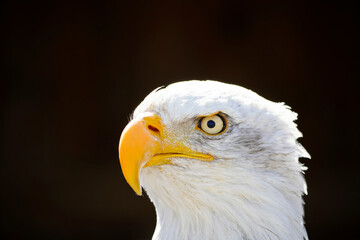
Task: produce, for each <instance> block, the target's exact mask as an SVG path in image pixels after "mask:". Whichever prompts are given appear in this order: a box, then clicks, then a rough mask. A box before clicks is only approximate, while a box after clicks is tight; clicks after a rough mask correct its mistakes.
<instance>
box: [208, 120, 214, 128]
mask: <svg viewBox="0 0 360 240" xmlns="http://www.w3.org/2000/svg"><path fill="white" fill-rule="evenodd" d="M207 126H208V128H213V127H215V122H214V121H213V120H209V121H208V122H207Z"/></svg>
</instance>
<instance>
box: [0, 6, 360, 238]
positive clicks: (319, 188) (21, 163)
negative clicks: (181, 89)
mask: <svg viewBox="0 0 360 240" xmlns="http://www.w3.org/2000/svg"><path fill="white" fill-rule="evenodd" d="M359 12H360V11H359V5H355V1H353V2H346V1H334V3H329V2H325V1H324V2H323V3H321V2H316V3H314V2H310V1H309V2H304V1H283V2H281V1H263V2H261V1H247V2H244V1H189V2H185V1H181V3H180V1H179V2H178V3H174V2H171V1H96V2H89V1H84V2H79V1H68V2H66V1H49V2H41V1H24V2H18V1H2V3H1V35H2V37H1V38H2V44H1V49H2V55H1V56H2V62H3V64H2V68H3V70H4V71H3V74H2V77H1V78H2V79H3V80H5V81H1V90H2V91H1V92H2V94H1V103H2V107H1V109H2V118H1V137H2V139H1V140H2V145H1V159H2V160H1V164H2V165H1V167H2V172H1V177H2V178H1V200H2V203H1V207H2V209H1V227H2V231H1V234H2V235H3V236H5V237H6V238H5V239H32V238H36V239H143V238H146V239H149V238H150V237H151V235H152V233H153V230H154V228H155V218H156V217H155V211H154V208H153V206H152V204H151V203H150V201H149V200H148V199H147V197H138V196H136V195H135V193H134V192H133V191H132V190H131V188H130V187H129V186H128V185H127V183H126V181H125V180H124V178H123V176H122V172H121V168H120V165H119V162H118V153H117V147H118V146H117V145H118V140H119V136H120V134H121V131H122V129H123V128H124V126H125V125H126V123H127V121H128V116H129V115H130V113H131V112H132V111H133V109H134V108H135V107H136V106H137V105H138V104H139V103H140V102H141V100H142V99H143V98H144V97H145V96H146V95H147V94H148V93H149V92H150V91H151V90H153V89H154V88H156V87H158V86H161V85H167V84H169V83H172V82H175V81H180V80H189V79H214V80H219V81H223V82H228V83H235V84H238V85H241V86H244V87H246V88H250V89H252V90H253V91H255V92H257V93H259V94H260V95H262V96H264V97H266V98H268V99H270V100H272V101H281V102H285V103H286V104H288V105H290V106H291V107H292V109H293V110H294V111H296V112H298V113H299V120H298V121H297V123H298V125H299V128H300V130H301V131H302V132H303V134H304V138H302V139H300V142H301V143H302V144H303V145H304V146H305V148H306V149H307V150H308V151H309V153H310V154H311V155H312V159H311V160H306V159H303V160H302V162H304V163H305V164H306V165H307V166H308V167H309V170H308V171H307V172H306V179H307V182H308V186H309V195H308V196H306V197H305V202H306V205H305V211H306V214H305V219H306V226H307V229H308V233H309V237H310V238H311V239H346V238H348V239H354V238H355V236H356V235H355V233H356V232H355V230H358V223H359V217H358V216H359V213H360V211H359V205H360V204H359V200H360V198H359V187H360V184H359V181H358V174H359V173H358V169H359V167H360V166H359V161H360V159H359V154H358V149H359V141H358V135H359V128H358V125H359V122H358V121H359V114H358V112H359V106H358V101H357V100H358V85H357V84H356V83H357V82H358V81H359V77H360V75H359V67H360V65H359V63H360V61H359V51H358V50H359V49H358V44H359V40H360V39H359V31H358V30H359V23H358V20H359V17H358V16H359ZM3 239H4V238H3Z"/></svg>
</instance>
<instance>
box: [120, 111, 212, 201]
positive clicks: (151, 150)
mask: <svg viewBox="0 0 360 240" xmlns="http://www.w3.org/2000/svg"><path fill="white" fill-rule="evenodd" d="M170 139H174V137H173V136H170V134H167V133H166V131H165V127H164V125H163V123H162V121H161V119H160V117H159V116H157V115H155V114H152V113H146V114H143V115H141V116H139V117H137V118H136V119H133V120H132V121H131V122H130V123H129V124H128V125H127V126H126V127H125V129H124V130H123V132H122V134H121V137H120V143H119V157H120V165H121V168H122V171H123V174H124V177H125V179H126V181H127V182H128V183H129V185H130V186H131V187H132V189H133V190H134V191H135V192H136V194H138V195H141V186H140V181H139V174H140V171H141V169H142V168H144V167H150V166H155V165H162V164H171V158H174V157H183V158H194V159H198V160H202V161H212V160H213V157H212V156H211V155H208V154H202V153H198V152H194V151H192V150H191V149H189V148H188V147H185V146H184V144H183V143H182V142H179V141H177V142H174V141H171V140H170Z"/></svg>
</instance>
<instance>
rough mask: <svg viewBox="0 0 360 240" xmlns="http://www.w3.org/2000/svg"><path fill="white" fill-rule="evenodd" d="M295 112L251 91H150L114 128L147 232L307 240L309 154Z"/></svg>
mask: <svg viewBox="0 0 360 240" xmlns="http://www.w3.org/2000/svg"><path fill="white" fill-rule="evenodd" d="M296 118H297V114H296V113H294V112H292V111H291V110H290V107H288V106H286V105H284V103H275V102H272V101H269V100H266V99H265V98H263V97H261V96H259V95H258V94H256V93H254V92H252V91H251V90H248V89H245V88H243V87H240V86H237V85H231V84H225V83H221V82H217V81H209V80H208V81H196V80H192V81H184V82H178V83H174V84H171V85H169V86H167V87H166V88H158V89H155V90H154V91H153V92H151V93H150V94H149V95H148V96H147V97H146V98H145V99H144V100H143V102H142V103H141V104H140V105H139V106H138V107H137V108H136V109H135V111H134V113H133V116H132V119H131V121H130V122H129V124H128V125H127V126H126V127H125V129H124V130H123V132H122V134H121V138H120V144H119V156H120V164H121V168H122V171H123V174H124V177H125V179H126V180H127V182H128V183H129V185H130V186H131V187H132V189H133V190H134V191H135V192H136V193H137V194H138V195H141V194H142V188H143V189H144V190H145V191H146V192H147V194H148V196H149V197H150V199H151V201H152V202H153V204H154V205H155V209H156V215H157V223H156V228H155V232H154V235H153V239H156V240H160V239H166V240H169V239H171V240H176V239H181V240H182V239H196V240H198V239H291V240H297V239H308V237H307V233H306V230H305V227H304V222H303V214H304V210H303V200H302V195H303V194H306V182H305V179H304V176H303V173H304V170H305V169H306V167H305V166H303V165H302V164H301V163H300V162H299V157H306V158H310V155H309V154H308V153H307V152H306V150H305V149H304V148H303V147H302V146H301V145H300V144H299V143H298V142H297V139H298V138H299V137H301V136H302V134H301V133H300V131H299V130H298V129H297V126H296V124H295V123H294V120H296Z"/></svg>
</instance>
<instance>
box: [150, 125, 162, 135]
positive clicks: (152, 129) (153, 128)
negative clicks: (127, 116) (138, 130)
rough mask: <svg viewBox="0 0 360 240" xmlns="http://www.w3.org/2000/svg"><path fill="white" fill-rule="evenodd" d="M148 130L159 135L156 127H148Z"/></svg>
mask: <svg viewBox="0 0 360 240" xmlns="http://www.w3.org/2000/svg"><path fill="white" fill-rule="evenodd" d="M148 129H149V130H150V131H153V132H155V133H158V134H159V133H160V130H159V129H157V127H155V126H153V125H150V124H149V125H148Z"/></svg>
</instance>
